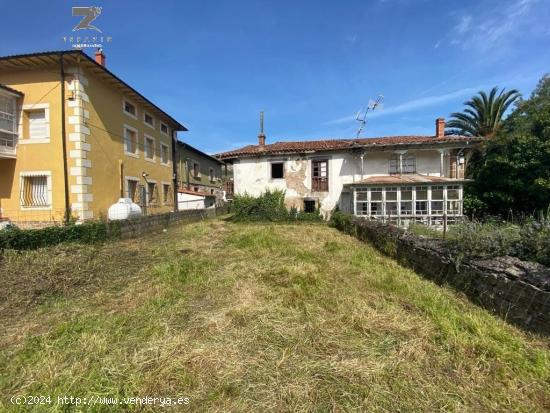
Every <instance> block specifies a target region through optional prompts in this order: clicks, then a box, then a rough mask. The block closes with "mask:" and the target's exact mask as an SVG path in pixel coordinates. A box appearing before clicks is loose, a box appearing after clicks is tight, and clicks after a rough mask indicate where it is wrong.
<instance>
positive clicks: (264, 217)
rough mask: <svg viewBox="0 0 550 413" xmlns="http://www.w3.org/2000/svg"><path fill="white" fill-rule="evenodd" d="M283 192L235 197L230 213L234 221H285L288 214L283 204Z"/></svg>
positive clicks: (267, 192)
mask: <svg viewBox="0 0 550 413" xmlns="http://www.w3.org/2000/svg"><path fill="white" fill-rule="evenodd" d="M284 200H285V193H284V191H279V190H276V191H273V192H271V191H269V190H268V191H266V192H264V193H263V194H261V195H260V196H259V197H253V196H251V195H248V194H246V193H245V194H244V195H235V197H234V198H233V202H232V204H231V212H232V213H233V220H235V221H271V222H277V221H286V220H288V219H289V213H288V211H287V209H286V208H285V204H284Z"/></svg>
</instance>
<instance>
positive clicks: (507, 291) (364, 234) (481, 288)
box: [353, 218, 550, 334]
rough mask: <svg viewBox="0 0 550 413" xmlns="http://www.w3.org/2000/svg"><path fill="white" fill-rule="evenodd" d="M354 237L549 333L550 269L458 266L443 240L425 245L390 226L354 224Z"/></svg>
mask: <svg viewBox="0 0 550 413" xmlns="http://www.w3.org/2000/svg"><path fill="white" fill-rule="evenodd" d="M353 234H354V235H356V236H357V237H358V238H359V239H361V240H364V241H369V242H371V243H372V244H373V245H374V246H375V247H376V248H378V249H379V250H380V251H382V252H384V253H386V254H388V255H390V256H392V257H394V258H395V259H396V260H397V261H399V262H400V263H401V264H404V265H406V266H408V267H411V268H413V269H414V270H415V271H417V272H419V273H420V274H422V275H424V276H425V277H427V278H429V279H431V280H433V281H435V282H436V283H438V284H443V285H450V286H452V287H454V288H455V289H457V290H459V291H462V292H464V293H465V294H466V295H467V296H468V297H469V298H470V299H471V300H472V301H473V302H475V303H476V304H478V305H480V306H482V307H484V308H486V309H488V310H490V311H491V312H493V313H495V314H497V315H499V316H500V317H502V318H504V319H505V320H506V321H508V322H511V323H514V324H517V325H519V326H521V327H524V328H526V329H529V330H533V331H536V332H540V333H544V334H550V268H547V267H544V266H542V265H540V264H537V263H533V262H526V261H521V260H519V259H517V258H514V257H498V258H494V259H478V260H471V261H467V262H461V263H457V262H456V261H455V260H454V259H452V258H451V257H450V256H449V255H448V253H446V250H445V247H444V245H443V243H442V240H426V239H422V238H419V237H417V236H415V235H413V234H407V233H405V232H404V231H403V230H401V229H399V228H396V227H394V226H391V225H385V224H382V223H379V222H376V221H372V220H366V219H362V218H354V219H353Z"/></svg>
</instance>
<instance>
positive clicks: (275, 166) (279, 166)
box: [271, 162, 285, 179]
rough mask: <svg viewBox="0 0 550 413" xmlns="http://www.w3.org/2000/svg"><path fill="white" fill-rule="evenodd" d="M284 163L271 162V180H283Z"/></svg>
mask: <svg viewBox="0 0 550 413" xmlns="http://www.w3.org/2000/svg"><path fill="white" fill-rule="evenodd" d="M284 165H285V164H284V163H283V162H272V163H271V179H282V178H284Z"/></svg>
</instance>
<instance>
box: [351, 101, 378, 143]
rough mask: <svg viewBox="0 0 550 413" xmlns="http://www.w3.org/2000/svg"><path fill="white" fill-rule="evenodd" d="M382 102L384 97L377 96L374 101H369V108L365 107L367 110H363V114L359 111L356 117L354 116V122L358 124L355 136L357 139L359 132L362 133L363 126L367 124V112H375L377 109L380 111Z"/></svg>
mask: <svg viewBox="0 0 550 413" xmlns="http://www.w3.org/2000/svg"><path fill="white" fill-rule="evenodd" d="M383 100H384V96H382V95H378V97H377V98H376V100H372V99H370V100H369V106H367V109H365V111H364V112H363V110H359V112H357V115H356V116H355V120H356V121H357V122H359V129H357V136H356V137H357V138H359V135H361V132H362V131H363V129H364V128H365V125H366V124H367V114H368V113H369V112H372V111H374V110H376V109H377V108H379V107H380V109H382V106H383V104H382V101H383Z"/></svg>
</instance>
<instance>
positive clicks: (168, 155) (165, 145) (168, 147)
mask: <svg viewBox="0 0 550 413" xmlns="http://www.w3.org/2000/svg"><path fill="white" fill-rule="evenodd" d="M163 147H164V148H166V156H167V158H168V162H163V161H162V148H163ZM160 164H161V165H164V166H168V165H170V146H169V145H167V144H165V143H164V142H161V143H160Z"/></svg>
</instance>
